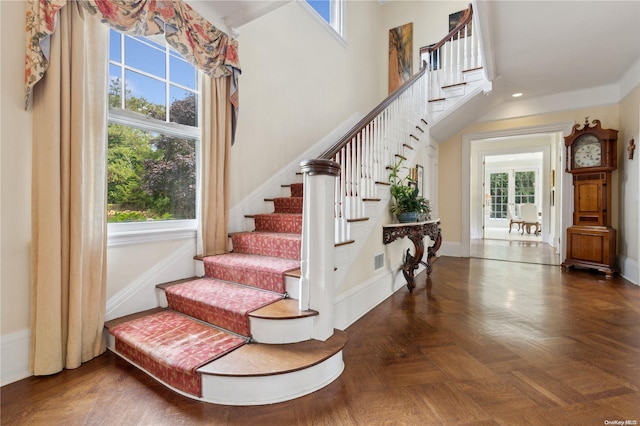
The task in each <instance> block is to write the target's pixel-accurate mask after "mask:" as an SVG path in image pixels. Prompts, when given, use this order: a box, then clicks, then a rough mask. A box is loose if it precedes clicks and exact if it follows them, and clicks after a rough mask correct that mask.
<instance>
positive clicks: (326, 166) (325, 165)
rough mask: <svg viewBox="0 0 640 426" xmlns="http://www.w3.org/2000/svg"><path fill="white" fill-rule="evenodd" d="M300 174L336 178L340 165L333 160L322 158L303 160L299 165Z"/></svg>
mask: <svg viewBox="0 0 640 426" xmlns="http://www.w3.org/2000/svg"><path fill="white" fill-rule="evenodd" d="M300 170H301V171H302V173H307V174H309V175H311V176H314V175H327V176H338V175H339V174H340V164H338V163H336V162H335V161H333V160H327V159H324V158H316V159H312V160H304V161H303V162H301V163H300Z"/></svg>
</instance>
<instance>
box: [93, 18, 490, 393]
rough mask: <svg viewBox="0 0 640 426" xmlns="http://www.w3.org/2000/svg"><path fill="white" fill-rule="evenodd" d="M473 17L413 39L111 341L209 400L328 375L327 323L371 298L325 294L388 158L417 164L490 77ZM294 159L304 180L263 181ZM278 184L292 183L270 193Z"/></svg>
mask: <svg viewBox="0 0 640 426" xmlns="http://www.w3.org/2000/svg"><path fill="white" fill-rule="evenodd" d="M471 17H472V15H471V8H470V9H469V12H468V14H467V15H466V17H465V18H464V19H462V20H461V22H460V24H459V25H458V26H457V27H456V28H455V29H454V30H453V31H452V32H451V33H450V34H448V35H447V37H446V38H445V39H443V41H442V42H440V43H438V44H437V45H434V46H431V47H429V48H425V50H424V51H423V50H421V53H422V55H423V57H422V59H423V64H424V66H423V68H422V69H421V71H420V72H419V73H417V74H416V75H415V76H413V77H412V79H411V80H410V81H408V82H406V83H405V84H404V85H403V86H402V87H400V88H399V89H398V90H397V91H396V92H394V93H393V94H392V95H390V97H389V98H387V99H385V100H384V101H383V102H382V103H381V104H380V105H378V106H377V107H376V108H375V109H374V110H372V111H371V112H370V113H369V114H368V115H367V116H365V117H364V118H362V119H361V120H360V121H359V122H357V123H355V125H353V126H351V125H350V126H349V128H348V131H346V132H342V133H341V135H343V136H342V137H341V138H339V139H338V141H337V142H334V141H335V140H336V138H332V139H331V140H329V143H327V144H326V146H316V147H314V148H312V150H313V153H312V154H310V153H309V152H308V153H305V154H303V158H304V159H306V158H316V160H309V161H308V162H307V161H303V162H302V163H301V162H300V161H299V160H300V159H298V160H296V161H294V162H293V163H292V164H291V165H290V166H289V167H287V168H286V169H285V170H283V171H282V172H281V173H280V174H279V175H276V176H274V177H273V178H272V179H270V180H269V181H268V182H267V183H265V185H263V186H262V187H261V188H259V189H258V190H256V191H255V192H254V194H252V195H250V196H249V197H248V198H251V199H253V200H254V201H251V202H247V203H245V204H243V205H242V206H241V208H237V207H234V209H232V210H231V212H230V217H231V222H230V230H231V231H234V232H232V233H231V234H230V252H229V253H227V254H223V255H218V256H209V257H205V258H203V259H202V268H201V269H202V271H203V275H204V276H202V277H193V278H189V279H185V280H180V281H176V282H170V283H166V284H162V285H158V286H157V290H156V291H157V294H158V296H159V297H158V298H159V300H160V303H159V304H160V307H158V308H155V309H152V310H150V311H146V312H140V313H136V314H133V315H129V316H127V317H123V318H118V319H115V320H112V321H109V322H108V323H107V324H105V327H106V329H107V330H108V337H109V338H108V347H109V349H110V350H112V351H114V352H115V353H117V354H118V355H120V356H121V357H123V358H125V359H127V360H128V361H129V362H131V363H132V364H134V365H136V366H137V367H138V368H140V369H142V370H144V371H146V372H147V373H148V374H150V375H151V376H153V377H155V378H156V379H157V380H158V381H160V382H162V383H163V384H165V385H166V386H168V387H170V388H172V389H174V390H175V391H176V392H178V393H181V394H183V395H185V396H187V397H190V398H193V399H197V400H201V401H205V402H211V403H217V404H225V405H260V404H269V403H275V402H280V401H286V400H290V399H294V398H297V397H299V396H302V395H305V394H308V393H311V392H313V391H315V390H318V389H320V388H322V387H324V386H326V385H328V384H329V383H331V382H332V381H333V380H335V379H336V378H337V377H338V376H339V375H340V374H341V372H342V370H343V368H344V364H343V361H342V349H343V348H344V346H345V344H346V342H347V339H346V334H345V333H344V332H342V331H340V330H337V329H335V327H336V324H340V323H345V322H347V323H350V322H352V321H355V319H357V318H358V317H359V316H361V315H363V314H364V313H366V311H367V310H368V309H371V306H372V305H371V303H370V302H371V299H369V300H367V301H366V302H365V303H361V307H362V309H361V310H360V306H358V309H355V310H354V309H349V313H348V314H345V315H342V314H343V313H341V312H334V311H335V310H336V306H337V303H336V299H335V297H334V294H333V293H334V289H335V288H339V286H340V285H341V283H342V282H343V281H344V280H345V278H346V276H347V273H348V271H349V269H350V268H351V265H352V263H353V262H354V261H355V259H356V258H357V257H358V254H359V252H360V250H362V248H363V247H364V245H365V243H366V240H367V237H368V236H369V235H370V234H371V232H372V231H373V229H374V227H376V226H378V225H379V223H380V221H381V220H383V219H384V217H386V216H385V215H386V214H387V213H386V212H387V210H388V200H389V198H390V194H389V190H388V174H389V171H388V167H389V166H391V165H393V164H396V163H397V161H398V158H402V159H403V160H404V161H405V164H407V165H412V164H414V162H415V160H414V158H415V156H416V153H417V152H418V151H419V150H420V149H422V148H425V147H431V148H434V149H436V152H437V141H435V140H434V138H435V137H436V135H439V134H440V135H443V134H444V130H442V128H443V127H446V125H445V124H443V123H447V121H448V120H451V119H452V117H454V115H455V114H454V113H453V112H452V111H455V110H457V109H461V108H465V107H466V106H467V105H474V104H475V103H477V102H479V101H478V99H480V98H482V96H480V95H481V94H484V93H486V92H487V91H488V90H490V89H491V84H490V82H488V81H487V80H486V78H485V76H484V72H483V68H482V65H481V61H482V58H481V55H480V54H479V53H480V43H479V41H478V40H477V37H475V38H474V37H472V35H471V33H470V29H469V25H470V22H471ZM474 52H475V53H474ZM434 87H436V88H437V89H434ZM439 126H440V127H439ZM311 162H315V163H318V164H319V169H320V172H317V171H316V170H314V171H310V170H311V168H310V167H308V164H306V163H311ZM301 166H302V167H301ZM301 168H302V170H303V174H302V181H303V182H302V183H301V182H299V179H298V181H297V182H295V183H289V184H286V185H282V188H281V187H280V186H281V185H280V184H278V185H275V184H274V183H275V182H276V181H277V182H291V180H292V179H291V176H293V175H294V174H296V175H297V172H298V171H299V170H300V169H301ZM325 172H326V173H325ZM317 175H325V176H324V177H318V176H317ZM282 190H286V191H289V193H288V194H278V195H277V196H273V193H274V192H280V191H282ZM304 192H306V195H305V194H304ZM258 200H259V201H258ZM434 201H437V200H434ZM262 206H269V207H262ZM435 207H436V211H437V204H436V205H435ZM256 211H259V213H256ZM265 211H267V212H265ZM238 218H243V219H241V220H240V219H238ZM246 229H251V230H250V231H246ZM391 287H393V286H391ZM385 288H386V290H383V291H386V292H388V291H389V287H388V286H386V287H385ZM388 295H389V293H384V294H380V295H378V296H376V297H378V298H379V301H381V300H383V299H384V298H386V297H388ZM350 308H353V306H351V307H350ZM342 316H350V317H349V318H348V320H346V321H345V320H343V319H342Z"/></svg>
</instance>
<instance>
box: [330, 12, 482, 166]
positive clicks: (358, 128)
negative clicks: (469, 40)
mask: <svg viewBox="0 0 640 426" xmlns="http://www.w3.org/2000/svg"><path fill="white" fill-rule="evenodd" d="M472 17H473V8H472V6H471V4H469V8H468V9H466V10H465V11H464V13H463V15H462V18H461V19H460V22H458V25H456V27H455V28H454V29H453V30H451V31H450V32H449V34H447V35H446V37H444V38H443V39H442V40H440V41H439V42H438V43H436V44H434V45H431V46H426V47H421V48H420V54H422V53H424V52H430V51H432V50H435V49H437V48H439V47H441V46H442V45H444V44H445V43H446V42H447V41H449V40H450V39H451V38H452V37H453V36H454V35H455V34H456V33H457V32H458V31H460V30H461V29H462V28H464V26H465V25H467V24H468V23H469V22H471V18H472ZM426 69H427V62H426V61H424V60H423V61H422V67H421V68H420V71H418V72H417V73H416V74H414V75H413V76H412V77H411V78H410V79H409V80H407V81H406V82H404V84H402V86H400V87H398V88H397V89H396V90H395V91H394V92H393V93H391V94H390V95H389V96H388V97H387V98H386V99H384V100H383V101H382V102H380V104H378V106H376V107H375V108H374V109H373V110H372V111H371V112H370V113H369V114H367V115H366V116H365V117H364V118H363V119H362V120H360V121H359V122H358V123H357V124H356V125H355V126H353V127H352V128H351V129H350V130H349V131H348V132H347V133H346V134H345V135H344V136H343V137H342V138H341V139H340V140H338V141H337V142H336V143H335V144H334V145H333V146H331V147H330V148H329V149H327V150H326V151H324V152H323V153H322V154H321V155H320V157H318V158H324V159H332V158H333V157H334V156H335V155H336V154H337V153H338V152H340V150H341V149H342V148H344V147H345V146H346V145H347V143H349V141H350V140H351V139H353V137H354V136H356V135H357V134H358V133H360V132H361V131H362V130H363V129H364V128H365V127H366V126H367V125H368V124H369V123H371V121H372V120H373V119H374V118H376V117H377V116H378V115H379V114H380V113H381V112H382V111H384V109H385V108H387V107H388V106H389V105H390V104H391V103H392V102H393V101H394V100H396V99H397V98H398V97H399V96H400V95H401V94H402V93H404V92H405V91H406V90H407V89H408V88H409V87H411V85H412V84H413V83H414V82H415V81H416V80H418V79H419V78H420V77H422V75H424V73H425V71H426Z"/></svg>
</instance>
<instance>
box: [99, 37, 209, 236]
mask: <svg viewBox="0 0 640 426" xmlns="http://www.w3.org/2000/svg"><path fill="white" fill-rule="evenodd" d="M151 39H152V40H154V41H155V42H159V40H158V39H155V38H151ZM121 40H122V45H121V49H124V37H122V38H121ZM163 43H164V40H163ZM166 55H167V58H166V60H167V62H168V61H169V53H168V51H167V53H166ZM121 66H122V68H123V72H124V70H125V69H131V68H130V67H128V66H127V65H125V64H124V63H123V64H121ZM196 71H197V72H198V74H197V75H196V82H197V86H198V87H197V88H196V90H193V89H191V88H188V89H189V90H190V91H192V92H195V93H196V95H197V96H198V102H199V105H198V121H197V122H198V124H200V125H201V123H202V93H201V90H200V89H201V84H202V79H201V75H200V74H201V72H200V71H199V70H197V69H196ZM136 72H139V70H136ZM121 78H122V77H121ZM167 81H169V80H168V79H167ZM124 83H125V82H124V80H122V94H121V96H122V99H123V102H124V97H125V96H124V90H125V89H124V88H125V84H124ZM171 84H173V85H175V86H177V87H181V86H180V85H179V84H176V83H171ZM167 90H169V89H168V87H167ZM169 109H170V105H166V117H167V118H166V120H168V117H169ZM107 123H108V124H111V123H113V124H120V125H124V126H128V127H135V128H138V129H141V130H145V131H150V132H157V133H161V134H163V135H168V136H175V137H180V138H186V139H194V140H195V141H196V143H195V150H196V217H195V218H194V219H182V220H157V221H148V222H115V223H108V224H107V247H117V246H124V245H135V244H145V243H152V242H159V241H169V240H182V239H190V238H196V237H197V231H198V219H199V218H198V215H199V212H200V185H201V182H202V181H201V170H200V154H201V149H200V148H201V139H202V129H201V127H192V126H187V125H184V124H178V123H174V122H169V121H165V122H163V121H160V120H157V119H154V118H151V117H148V116H145V115H142V114H139V113H136V112H134V111H129V110H126V109H121V108H112V107H109V108H108V117H107Z"/></svg>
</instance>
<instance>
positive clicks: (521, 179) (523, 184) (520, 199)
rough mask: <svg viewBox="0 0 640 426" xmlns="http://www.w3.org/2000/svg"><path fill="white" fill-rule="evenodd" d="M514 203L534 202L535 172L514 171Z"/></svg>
mask: <svg viewBox="0 0 640 426" xmlns="http://www.w3.org/2000/svg"><path fill="white" fill-rule="evenodd" d="M515 203H516V204H535V203H536V172H534V171H525V172H515Z"/></svg>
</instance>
